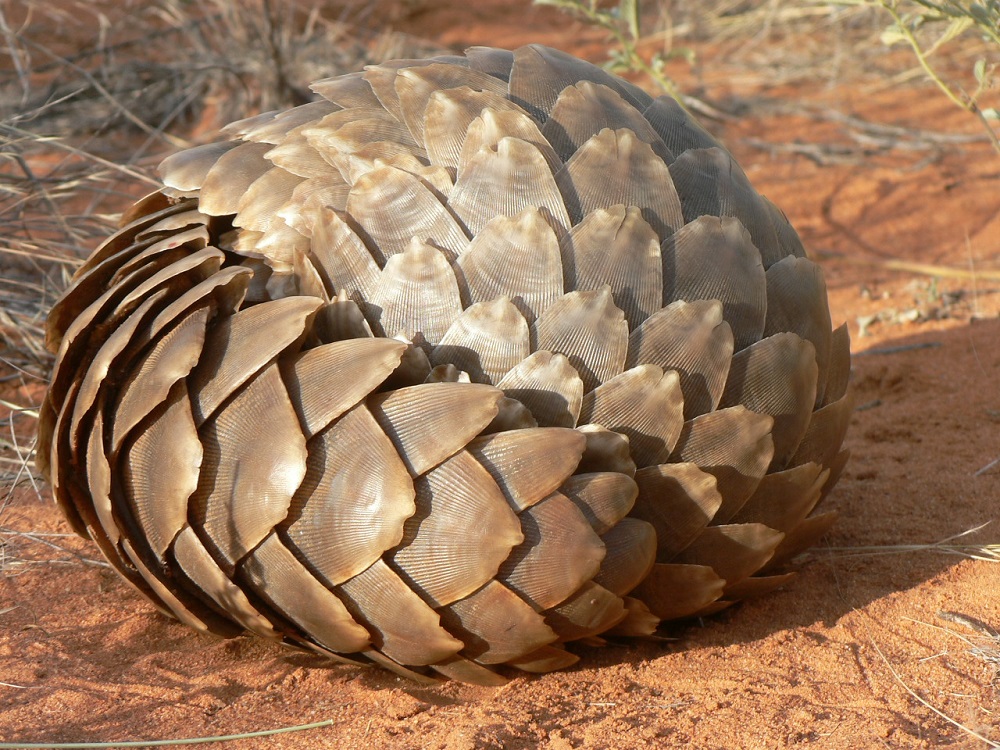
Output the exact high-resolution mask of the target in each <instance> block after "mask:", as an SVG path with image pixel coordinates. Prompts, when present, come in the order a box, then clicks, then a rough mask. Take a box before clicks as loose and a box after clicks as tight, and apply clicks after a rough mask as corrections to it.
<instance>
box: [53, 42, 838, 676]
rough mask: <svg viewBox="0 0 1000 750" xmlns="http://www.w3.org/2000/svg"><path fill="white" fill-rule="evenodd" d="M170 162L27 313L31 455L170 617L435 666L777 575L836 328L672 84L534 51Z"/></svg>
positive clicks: (820, 292) (259, 119)
mask: <svg viewBox="0 0 1000 750" xmlns="http://www.w3.org/2000/svg"><path fill="white" fill-rule="evenodd" d="M313 90H314V91H315V92H316V93H317V94H318V95H319V96H320V97H322V98H321V99H318V100H317V101H315V102H311V103H308V104H305V105H302V106H299V107H295V108H292V109H290V110H288V111H286V112H271V113H265V114H262V115H259V116H255V117H251V118H248V119H246V120H242V121H240V122H237V123H234V124H233V125H231V126H228V127H227V128H225V129H224V130H223V132H222V134H221V137H222V138H223V140H220V141H219V142H217V143H210V144H207V145H204V146H198V147H195V148H193V149H189V150H187V151H184V152H181V153H179V154H177V155H175V156H172V157H170V158H168V159H167V160H166V161H164V163H163V165H162V166H161V175H162V176H163V180H164V187H163V188H162V190H160V191H158V192H156V193H153V194H151V195H149V196H146V197H145V198H142V199H140V200H139V201H138V202H137V203H136V204H135V205H134V206H133V207H132V208H131V209H129V210H128V211H127V212H126V213H125V214H124V216H123V220H122V228H121V229H120V230H119V232H117V233H116V234H115V235H113V236H112V237H111V238H109V239H108V240H107V241H106V242H105V243H104V244H103V245H102V246H101V247H100V248H98V249H97V250H96V251H95V252H94V253H93V254H92V256H91V257H90V258H89V259H88V260H87V261H86V262H85V263H84V264H83V265H82V266H81V268H80V270H79V271H78V272H77V274H76V276H75V277H74V280H73V282H72V284H71V285H70V287H69V289H68V290H67V291H66V292H65V293H64V295H63V296H62V297H61V298H60V300H59V301H58V302H57V303H56V305H55V306H54V307H53V310H52V313H51V315H50V319H49V330H48V336H47V342H48V344H49V346H50V347H51V348H52V349H53V351H54V352H56V354H57V363H56V367H55V371H54V373H53V377H52V382H51V386H50V389H49V392H48V395H47V397H46V399H45V402H44V403H43V405H42V407H41V409H40V416H39V441H38V458H37V465H38V467H39V468H40V469H41V470H42V471H44V472H46V473H47V474H48V475H49V477H50V480H51V483H52V487H53V495H54V497H55V498H56V500H57V502H58V503H59V505H60V507H61V508H62V509H63V511H64V512H65V514H66V516H67V518H68V519H69V521H70V523H71V525H72V526H73V528H74V529H75V530H77V531H79V532H80V533H82V534H86V535H89V536H90V537H91V538H92V539H93V540H94V541H95V542H96V543H97V545H98V547H99V548H100V550H101V552H102V553H103V554H104V555H105V556H106V557H107V558H108V560H109V561H110V562H111V564H112V565H113V566H114V567H115V568H116V569H117V570H118V571H119V572H120V573H121V574H122V576H123V577H125V578H126V579H127V580H128V581H130V582H131V583H132V584H133V585H134V586H135V587H136V588H137V589H138V590H139V591H141V592H142V593H144V594H145V595H146V596H147V597H148V598H149V599H150V600H151V601H153V602H154V604H155V605H156V606H157V607H158V608H159V609H160V610H161V611H163V612H166V613H170V614H172V615H173V616H175V617H176V618H178V619H179V620H181V621H182V622H184V623H186V624H188V625H190V626H191V627H193V628H195V629H198V630H200V631H203V632H212V633H216V634H219V635H222V636H225V637H232V636H235V635H237V634H239V633H240V632H242V631H244V630H249V631H251V632H255V633H257V634H259V635H261V636H263V637H266V638H271V639H276V640H280V641H282V642H285V643H288V644H291V645H296V646H298V647H300V648H306V649H311V650H312V651H314V652H317V653H319V654H326V655H327V656H329V657H330V658H331V659H333V660H335V661H339V662H343V663H348V664H366V663H374V664H378V665H381V666H382V667H385V668H387V669H390V670H392V671H394V672H396V673H397V674H399V675H403V676H406V677H408V678H411V679H414V680H419V681H422V682H427V683H433V682H435V681H438V680H439V679H440V678H441V677H449V678H452V679H458V680H463V681H466V682H471V683H475V684H479V685H486V686H493V685H498V684H501V683H502V682H503V681H504V680H505V679H506V677H507V676H509V674H510V672H511V670H512V669H517V670H522V671H525V672H545V671H550V670H553V669H559V668H564V667H566V666H569V665H571V664H573V663H575V662H576V661H577V660H578V658H579V657H578V656H577V655H576V654H574V653H571V652H570V651H568V650H567V649H566V648H565V647H564V645H563V644H565V643H567V642H571V641H577V640H584V641H585V642H588V643H591V644H594V643H600V642H602V641H601V640H600V637H599V636H601V635H602V634H607V635H609V636H615V637H643V636H649V635H651V634H653V633H654V632H655V630H656V628H657V627H658V626H659V623H660V621H661V620H671V619H680V618H688V617H693V616H708V615H710V614H712V613H714V612H718V611H720V610H722V609H724V608H726V607H729V606H731V605H732V604H733V603H734V602H736V601H738V600H740V599H745V598H750V597H755V596H761V595H763V594H764V593H766V592H768V591H771V590H773V589H774V588H777V587H780V586H783V585H785V584H786V583H787V582H788V581H789V579H790V574H788V573H787V572H785V570H784V569H783V568H782V566H783V565H784V564H785V562H786V561H787V560H788V559H790V558H791V557H792V556H794V555H795V554H797V553H798V552H800V551H801V550H802V549H804V548H805V547H807V546H808V545H810V544H812V543H814V542H815V540H816V539H817V538H818V537H819V536H820V535H822V534H823V533H825V531H826V530H827V529H828V528H829V526H830V524H832V522H833V520H834V518H835V517H836V513H835V512H834V511H828V512H819V513H818V514H817V510H816V509H817V508H818V507H820V506H821V503H822V502H823V500H824V498H825V497H827V496H828V495H829V493H830V491H831V488H832V487H833V485H834V483H835V482H836V481H837V478H838V477H839V476H840V474H841V472H842V471H843V469H844V466H845V464H846V461H847V458H848V455H849V451H848V450H846V449H844V448H842V443H843V441H844V436H845V433H846V431H847V427H848V423H849V421H850V417H851V413H852V404H853V400H852V397H851V394H850V393H849V391H848V381H849V378H850V341H849V337H848V334H847V329H846V326H841V327H840V328H838V329H836V330H831V327H832V326H831V317H830V314H829V310H828V307H827V301H826V286H825V283H824V281H823V278H822V274H821V273H820V271H819V269H818V267H817V266H816V264H815V263H813V262H812V261H810V260H808V259H806V258H805V250H804V248H803V245H802V242H801V240H800V239H799V237H798V235H797V234H796V233H795V231H794V229H792V227H791V225H790V224H789V223H788V221H787V218H786V217H785V216H784V215H783V214H782V213H781V211H780V210H779V209H778V208H777V207H775V206H774V205H773V204H771V203H770V202H769V201H768V200H767V199H766V198H764V197H762V196H760V195H759V194H758V193H757V192H756V191H755V190H754V189H753V187H752V186H751V185H750V182H749V181H748V179H747V177H746V175H745V173H744V172H743V171H742V170H741V169H740V168H739V167H738V166H737V165H736V164H735V162H734V161H733V160H732V157H731V156H730V154H729V153H728V152H727V151H725V149H723V148H722V147H721V146H720V145H719V143H718V142H717V141H716V140H715V139H714V138H713V137H712V136H711V135H710V134H709V133H708V132H707V131H706V130H704V129H703V128H702V127H701V126H699V125H698V124H697V123H696V122H695V121H694V120H693V119H692V118H691V116H690V115H689V114H688V112H687V111H686V110H684V109H683V108H682V107H681V106H680V105H679V104H677V103H676V102H675V101H674V100H673V99H670V98H668V97H666V98H662V97H661V98H660V99H653V98H652V97H650V96H649V95H647V94H645V93H644V92H642V91H641V90H640V89H639V88H637V87H636V86H634V85H633V84H630V83H627V82H625V81H622V80H620V79H618V78H616V77H614V76H613V75H611V74H609V73H607V72H606V71H604V70H602V69H600V68H598V67H596V66H593V65H591V64H589V63H586V62H583V61H581V60H577V59H575V58H573V57H571V56H569V55H566V54H564V53H561V52H558V51H556V50H551V49H547V48H545V47H540V46H537V45H533V46H528V47H523V48H521V49H519V50H515V51H513V52H509V51H506V50H497V49H491V48H484V47H477V48H473V49H470V50H469V51H468V52H467V53H466V56H465V57H460V56H442V57H438V58H433V59H429V60H398V61H392V62H389V63H385V64H382V65H377V66H370V67H368V68H367V69H366V70H365V71H363V72H358V73H350V74H347V75H344V76H338V77H334V78H329V79H326V80H323V81H319V82H317V83H316V84H315V85H314V86H313Z"/></svg>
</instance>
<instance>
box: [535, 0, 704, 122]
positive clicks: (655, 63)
mask: <svg viewBox="0 0 1000 750" xmlns="http://www.w3.org/2000/svg"><path fill="white" fill-rule="evenodd" d="M534 4H535V5H550V6H552V7H555V8H558V9H559V10H562V11H564V12H566V13H569V14H571V15H575V16H577V17H579V18H582V19H583V20H584V21H585V22H587V23H588V24H590V25H592V26H596V27H598V28H601V29H604V30H605V31H607V32H608V34H609V36H610V37H611V38H612V39H613V40H614V42H615V43H616V45H617V47H613V48H610V49H609V50H608V62H607V64H606V65H605V67H606V68H607V69H608V70H610V71H612V72H615V73H621V72H627V71H632V72H636V73H644V74H645V75H647V76H649V78H650V79H652V80H653V81H655V82H656V85H657V86H659V87H660V88H661V89H663V91H664V92H666V93H667V94H669V95H670V96H672V97H673V98H674V99H675V100H677V103H678V104H680V105H681V106H682V107H684V106H685V105H686V104H687V98H686V97H685V96H684V95H683V94H682V93H681V91H680V89H679V88H678V86H677V82H676V81H674V80H673V79H672V78H671V77H670V76H669V75H668V74H667V71H666V67H667V63H668V62H669V61H670V60H675V59H677V58H682V59H684V60H686V61H687V62H688V63H689V64H694V51H693V50H692V49H690V48H688V47H674V46H673V45H672V43H671V42H670V34H669V33H663V34H659V35H657V36H661V37H662V38H663V39H664V40H666V41H665V43H664V45H663V49H661V50H658V51H656V52H654V53H653V54H652V55H650V56H649V57H648V59H647V57H646V56H645V55H644V54H643V53H642V52H640V51H639V47H640V45H643V44H644V43H645V42H647V41H648V40H649V39H650V37H644V36H643V30H642V3H641V2H640V0H619V2H618V5H617V6H615V7H612V8H601V7H600V6H599V5H598V3H597V0H534ZM660 5H661V16H662V18H664V19H665V23H664V24H663V25H664V26H665V27H666V28H669V26H670V20H669V19H670V16H669V13H668V11H667V8H666V4H665V3H660Z"/></svg>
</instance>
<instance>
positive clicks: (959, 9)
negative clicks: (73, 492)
mask: <svg viewBox="0 0 1000 750" xmlns="http://www.w3.org/2000/svg"><path fill="white" fill-rule="evenodd" d="M835 4H836V5H844V6H853V7H857V6H862V7H869V8H881V9H882V10H884V11H885V12H886V13H888V14H889V16H890V17H891V18H892V23H891V24H890V25H889V26H888V27H886V29H885V30H884V31H883V32H882V42H883V43H884V44H886V45H887V46H893V45H896V44H906V45H909V47H910V49H911V50H912V51H913V54H914V55H915V56H916V58H917V62H918V63H920V67H921V68H923V70H924V72H925V73H926V74H927V77H928V78H930V80H931V81H932V82H933V83H934V85H935V86H937V87H938V88H939V89H940V90H941V91H942V93H944V95H945V96H947V97H948V99H950V100H951V101H952V102H954V103H955V104H956V105H957V106H959V107H961V108H962V109H964V110H966V111H968V112H970V113H972V114H973V115H974V116H976V117H977V118H978V119H979V121H980V122H981V123H982V125H983V127H984V128H985V130H986V132H987V133H988V135H989V137H990V141H991V143H992V144H993V148H994V149H996V151H997V153H1000V137H998V135H997V127H996V126H995V125H994V124H993V123H994V122H998V121H1000V111H998V109H997V108H995V107H981V106H980V104H979V101H980V98H981V97H982V95H983V94H984V93H985V92H986V91H988V90H990V89H993V88H995V87H996V85H997V79H996V72H997V63H996V62H990V61H988V60H987V59H986V58H985V57H980V58H979V59H977V60H976V62H975V64H974V65H973V69H972V75H973V78H974V80H975V88H974V89H973V90H972V91H971V92H970V91H967V90H966V89H965V88H963V87H961V86H959V85H957V84H955V83H951V82H949V81H948V80H946V79H945V77H944V76H943V75H942V74H941V71H940V69H939V68H937V67H935V66H934V65H933V64H932V62H931V57H932V56H933V55H934V53H935V52H936V51H937V50H938V49H940V48H941V47H943V46H944V45H946V44H948V43H951V42H953V41H954V40H955V39H957V38H958V37H959V36H961V35H963V34H965V33H966V32H972V31H974V32H977V33H979V34H980V35H981V36H982V37H983V38H984V39H985V40H986V41H987V42H989V43H991V44H995V45H996V51H997V52H1000V0H984V1H983V2H972V3H970V2H959V0H837V2H836V3H835ZM942 27H943V28H942ZM925 31H927V32H928V33H931V34H932V35H933V36H931V39H932V41H930V42H929V43H928V42H927V41H926V40H927V38H928V35H927V33H925Z"/></svg>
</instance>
